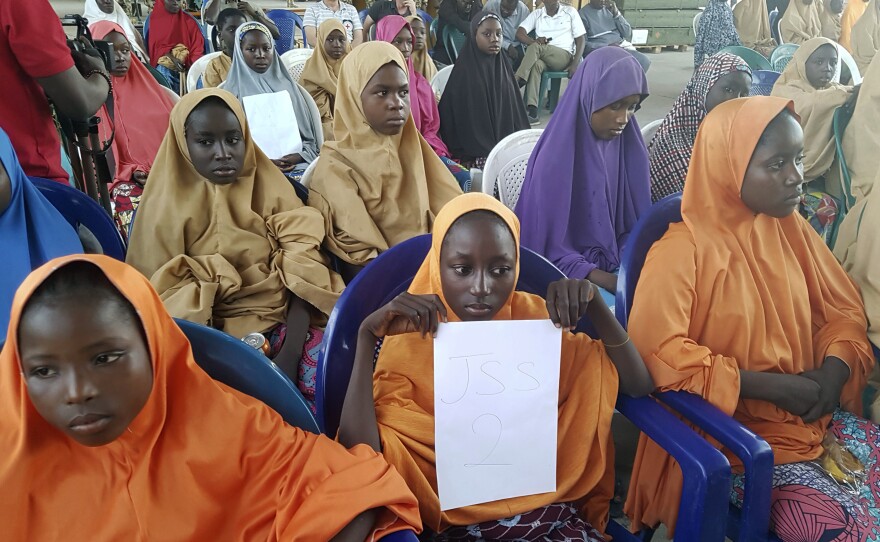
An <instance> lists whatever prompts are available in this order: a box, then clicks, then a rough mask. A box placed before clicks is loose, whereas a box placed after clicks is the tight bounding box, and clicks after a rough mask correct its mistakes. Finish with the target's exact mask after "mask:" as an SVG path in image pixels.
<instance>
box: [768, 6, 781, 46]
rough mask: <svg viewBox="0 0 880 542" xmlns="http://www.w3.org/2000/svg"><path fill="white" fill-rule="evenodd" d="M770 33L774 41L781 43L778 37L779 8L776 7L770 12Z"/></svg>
mask: <svg viewBox="0 0 880 542" xmlns="http://www.w3.org/2000/svg"><path fill="white" fill-rule="evenodd" d="M769 19H770V35H771V36H772V37H773V39H774V40H776V43H782V41H781V40H780V38H779V10H778V9H777V8H773V11H771V12H770V17H769Z"/></svg>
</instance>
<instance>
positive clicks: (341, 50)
mask: <svg viewBox="0 0 880 542" xmlns="http://www.w3.org/2000/svg"><path fill="white" fill-rule="evenodd" d="M346 43H347V40H346V39H345V35H343V34H342V32H340V31H339V30H334V31H333V32H330V33H329V34H328V35H327V39H325V40H324V50H325V51H327V56H329V57H330V58H332V59H333V60H339V59H340V58H342V57H343V55H345V44H346Z"/></svg>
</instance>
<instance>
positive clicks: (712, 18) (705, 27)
mask: <svg viewBox="0 0 880 542" xmlns="http://www.w3.org/2000/svg"><path fill="white" fill-rule="evenodd" d="M731 45H742V42H741V41H740V39H739V34H737V32H736V24H735V23H734V21H733V10H731V9H730V5H729V4H728V3H727V2H726V1H725V0H709V5H708V6H706V11H704V12H703V16H702V17H701V18H700V26H699V27H698V28H697V39H696V43H695V44H694V68H699V67H700V64H702V63H703V61H704V60H705V59H707V58H709V57H710V56H712V55H714V54H715V53H717V52H718V51H720V50H721V49H723V48H725V47H729V46H731Z"/></svg>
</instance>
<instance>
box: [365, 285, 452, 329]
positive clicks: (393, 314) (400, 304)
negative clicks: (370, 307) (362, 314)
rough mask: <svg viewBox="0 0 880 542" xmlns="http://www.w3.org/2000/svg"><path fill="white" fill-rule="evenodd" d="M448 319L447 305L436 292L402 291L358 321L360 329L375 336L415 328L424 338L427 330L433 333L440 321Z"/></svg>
mask: <svg viewBox="0 0 880 542" xmlns="http://www.w3.org/2000/svg"><path fill="white" fill-rule="evenodd" d="M447 321H448V319H447V317H446V307H445V306H444V305H443V302H442V301H440V297H439V296H437V295H434V294H431V295H413V294H410V293H408V292H404V293H402V294H400V295H399V296H397V297H395V298H394V299H393V300H391V302H390V303H388V304H387V305H385V306H384V307H381V308H380V309H379V310H377V311H376V312H374V313H373V314H371V315H369V316H367V318H366V319H365V320H364V321H363V323H362V324H361V331H367V332H369V333H370V334H372V335H373V336H374V337H376V338H377V339H380V338H382V337H386V336H389V335H400V334H403V333H414V332H418V333H420V334H421V335H422V337H423V338H424V337H425V336H426V335H427V334H428V333H430V334H431V335H432V336H433V335H436V334H437V326H438V325H439V323H440V322H447Z"/></svg>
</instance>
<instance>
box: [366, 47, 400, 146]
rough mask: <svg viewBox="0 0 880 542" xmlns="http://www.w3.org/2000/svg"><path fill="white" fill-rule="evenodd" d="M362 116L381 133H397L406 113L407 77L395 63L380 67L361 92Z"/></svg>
mask: <svg viewBox="0 0 880 542" xmlns="http://www.w3.org/2000/svg"><path fill="white" fill-rule="evenodd" d="M361 104H362V105H363V108H364V117H365V118H366V120H367V124H369V125H370V126H371V127H372V128H373V130H375V131H377V132H379V133H380V134H382V135H387V136H391V135H397V134H399V133H400V131H401V130H402V129H403V125H404V124H406V119H407V118H408V117H409V79H408V77H407V74H406V73H405V72H404V71H403V70H401V69H400V66H398V65H397V64H394V63H388V64H385V65H384V66H382V67H381V68H379V69H378V70H377V71H376V73H375V74H374V75H373V77H372V78H371V79H370V80H369V82H367V85H366V86H365V87H364V90H363V92H361Z"/></svg>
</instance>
